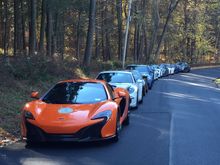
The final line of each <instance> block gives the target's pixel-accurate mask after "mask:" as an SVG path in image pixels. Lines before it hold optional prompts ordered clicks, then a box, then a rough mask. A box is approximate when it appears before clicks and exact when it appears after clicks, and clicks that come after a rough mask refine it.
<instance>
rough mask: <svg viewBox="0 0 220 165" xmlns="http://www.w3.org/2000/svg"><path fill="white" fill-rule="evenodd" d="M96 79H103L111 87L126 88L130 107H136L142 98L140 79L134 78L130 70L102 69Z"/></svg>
mask: <svg viewBox="0 0 220 165" xmlns="http://www.w3.org/2000/svg"><path fill="white" fill-rule="evenodd" d="M96 79H98V80H104V81H106V82H107V83H109V84H110V85H111V86H113V87H120V88H124V89H127V90H128V92H129V94H130V98H131V103H130V107H132V108H137V107H138V103H139V102H142V100H143V85H142V83H143V82H142V81H141V80H137V81H136V80H135V78H134V75H133V74H132V72H130V71H104V72H101V73H99V75H98V76H97V78H96Z"/></svg>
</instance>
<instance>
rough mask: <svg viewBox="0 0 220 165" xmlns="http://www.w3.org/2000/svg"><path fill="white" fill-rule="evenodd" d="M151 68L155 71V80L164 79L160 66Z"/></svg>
mask: <svg viewBox="0 0 220 165" xmlns="http://www.w3.org/2000/svg"><path fill="white" fill-rule="evenodd" d="M150 67H151V68H152V69H153V71H154V80H157V79H158V78H160V77H162V70H161V69H160V67H159V66H158V65H151V66H150Z"/></svg>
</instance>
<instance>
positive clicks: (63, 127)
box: [21, 63, 190, 145]
mask: <svg viewBox="0 0 220 165" xmlns="http://www.w3.org/2000/svg"><path fill="white" fill-rule="evenodd" d="M189 71H190V67H189V65H188V64H186V63H177V64H160V65H128V66H127V68H126V70H123V71H104V72H101V73H99V74H98V76H97V77H96V79H95V80H94V79H72V80H65V81H60V82H58V83H57V84H55V85H54V86H53V87H52V88H51V89H50V90H49V91H48V92H46V93H45V94H43V95H40V94H39V92H37V91H34V92H32V93H31V98H32V99H33V100H32V101H30V102H28V103H26V104H25V106H24V107H23V109H22V112H21V119H22V120H21V134H22V139H24V140H25V141H26V143H27V144H30V145H31V144H33V143H38V142H51V141H52V142H58V141H68V142H69V141H74V142H88V141H99V140H113V141H115V142H116V141H118V137H119V136H118V135H119V133H120V130H121V129H122V126H126V125H129V121H130V120H129V108H130V107H133V108H137V107H138V104H139V103H140V102H142V101H143V96H144V95H145V94H146V92H147V91H148V90H150V89H152V87H153V83H154V81H155V80H157V79H158V78H160V77H163V76H167V75H169V74H174V73H178V72H189ZM103 80H104V81H103Z"/></svg>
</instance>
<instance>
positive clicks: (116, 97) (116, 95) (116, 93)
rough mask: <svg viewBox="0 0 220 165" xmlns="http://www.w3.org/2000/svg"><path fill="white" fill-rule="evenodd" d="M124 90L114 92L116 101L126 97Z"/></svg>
mask: <svg viewBox="0 0 220 165" xmlns="http://www.w3.org/2000/svg"><path fill="white" fill-rule="evenodd" d="M123 90H124V89H121V88H115V90H114V94H115V98H114V99H118V98H122V97H126V93H125V92H124V91H123Z"/></svg>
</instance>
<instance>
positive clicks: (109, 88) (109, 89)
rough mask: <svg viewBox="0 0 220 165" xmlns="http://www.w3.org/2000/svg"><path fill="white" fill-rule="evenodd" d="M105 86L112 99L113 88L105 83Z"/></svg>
mask: <svg viewBox="0 0 220 165" xmlns="http://www.w3.org/2000/svg"><path fill="white" fill-rule="evenodd" d="M106 87H107V89H108V91H109V94H110V96H111V99H113V98H114V97H115V95H114V89H113V88H112V87H111V86H110V85H109V84H107V85H106Z"/></svg>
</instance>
